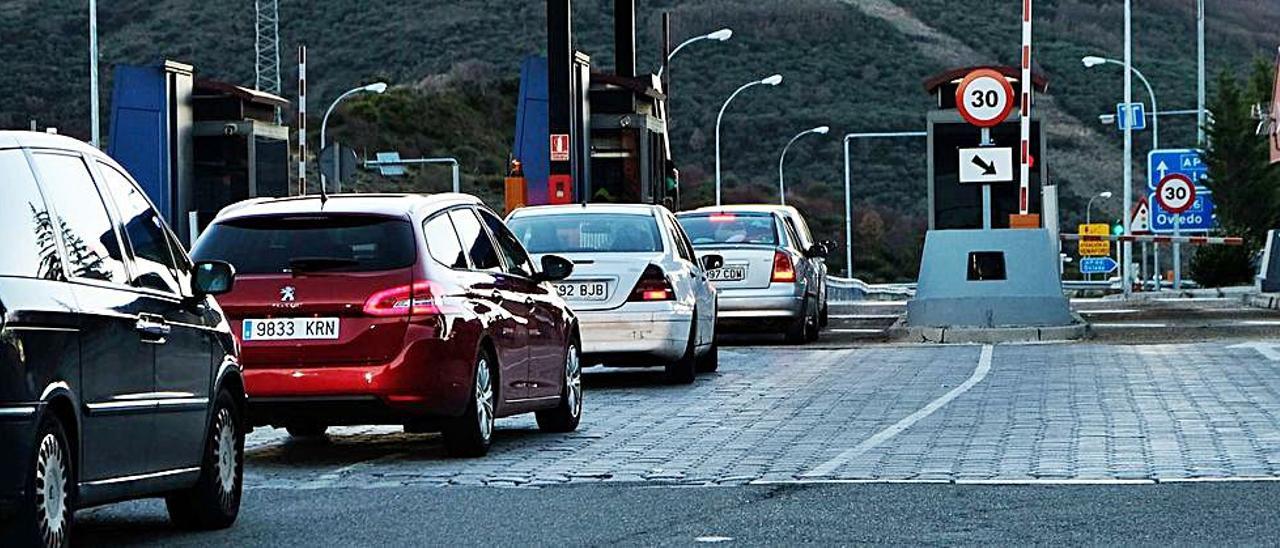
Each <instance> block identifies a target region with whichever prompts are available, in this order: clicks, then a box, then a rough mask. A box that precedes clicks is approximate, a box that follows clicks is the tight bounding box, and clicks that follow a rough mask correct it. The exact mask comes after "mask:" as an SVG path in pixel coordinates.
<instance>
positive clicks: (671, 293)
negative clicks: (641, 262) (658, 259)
mask: <svg viewBox="0 0 1280 548" xmlns="http://www.w3.org/2000/svg"><path fill="white" fill-rule="evenodd" d="M675 298H676V292H675V290H674V289H672V288H671V281H670V280H668V279H667V275H666V274H664V273H663V272H662V269H661V268H658V265H653V264H651V265H649V266H648V267H646V268H645V269H644V274H641V275H640V281H638V282H636V288H635V289H632V290H631V296H630V297H628V298H627V300H628V301H630V302H654V301H670V300H674V299H675Z"/></svg>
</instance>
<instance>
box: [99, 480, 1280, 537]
mask: <svg viewBox="0 0 1280 548" xmlns="http://www.w3.org/2000/svg"><path fill="white" fill-rule="evenodd" d="M1277 500H1280V483H1218V484H1188V485H1155V486H1132V485H1125V486H1096V485H1094V486H1069V487H1066V486H999V487H988V486H959V485H919V484H916V485H885V484H877V485H849V484H844V485H806V486H798V485H788V486H736V487H693V488H682V487H646V486H635V485H631V486H620V485H604V484H600V485H579V486H566V487H554V488H545V489H502V488H486V487H449V488H388V489H320V490H314V491H278V490H256V491H252V492H251V493H250V494H249V496H248V499H247V500H246V501H245V502H246V504H245V507H244V509H243V512H242V514H241V518H240V521H239V522H238V523H237V524H236V525H235V527H234V528H233V529H230V530H227V531H218V532H212V533H200V534H190V533H186V532H181V531H175V530H173V529H172V528H171V527H170V525H169V524H168V522H167V521H165V518H164V510H163V505H161V504H159V503H158V502H141V503H130V504H127V505H122V506H117V507H114V508H109V509H104V510H99V511H96V512H93V513H91V514H88V515H84V516H82V517H81V519H80V522H79V526H78V527H77V530H76V533H77V535H79V540H80V543H81V544H82V545H116V544H121V545H124V544H129V545H133V544H140V545H150V546H209V545H235V546H372V545H390V546H425V545H450V546H473V545H489V546H494V545H497V546H549V545H560V546H563V545H574V546H577V545H584V546H612V545H622V546H636V545H645V546H648V545H693V544H698V543H699V539H701V542H708V541H714V540H722V541H724V542H725V543H727V544H740V545H797V544H804V543H814V544H859V543H888V544H988V545H991V544H996V545H1006V544H1013V545H1026V544H1032V543H1054V544H1125V545H1130V544H1150V545H1171V544H1194V545H1205V544H1215V545H1220V544H1259V543H1262V544H1266V543H1269V542H1274V540H1275V539H1276V538H1280V522H1278V521H1277V520H1276V519H1275V517H1276V515H1277V509H1276V505H1277V502H1276V501H1277ZM727 539H732V540H727Z"/></svg>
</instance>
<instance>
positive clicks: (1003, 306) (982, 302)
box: [906, 67, 1082, 336]
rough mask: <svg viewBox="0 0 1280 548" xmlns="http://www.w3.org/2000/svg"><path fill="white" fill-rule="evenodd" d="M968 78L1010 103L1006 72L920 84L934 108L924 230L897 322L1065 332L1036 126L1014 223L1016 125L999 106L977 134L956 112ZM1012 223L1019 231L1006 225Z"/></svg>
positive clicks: (1012, 70) (1010, 76)
mask: <svg viewBox="0 0 1280 548" xmlns="http://www.w3.org/2000/svg"><path fill="white" fill-rule="evenodd" d="M979 71H980V72H979ZM970 74H984V75H985V78H986V79H987V80H988V81H989V82H995V83H996V85H995V86H994V88H995V89H1004V90H1006V91H1005V92H1004V93H1005V94H1007V95H1008V98H1007V101H1009V102H1010V104H1016V103H1014V101H1015V98H1014V97H1015V96H1014V94H1013V92H1012V90H1013V89H1017V88H1018V87H1020V84H1021V83H1020V82H1019V81H1018V79H1019V77H1020V70H1019V69H1018V68H1016V67H969V68H963V69H956V70H952V71H947V72H944V73H942V74H940V75H938V76H935V77H933V78H930V79H929V80H928V81H926V83H925V88H926V90H927V91H928V92H929V93H931V94H933V95H935V96H936V98H937V101H938V102H937V106H938V108H937V110H935V111H932V112H930V113H929V114H928V121H929V171H928V176H929V181H928V187H929V232H928V234H927V235H926V237H925V247H924V255H923V257H922V259H921V264H920V275H919V278H918V280H917V282H918V283H917V291H916V295H915V297H914V298H912V299H911V301H909V302H908V303H907V318H906V323H907V325H908V327H909V328H916V329H937V328H942V329H948V328H970V329H1003V328H1028V327H1030V328H1043V327H1061V326H1070V325H1073V324H1074V323H1075V319H1074V316H1073V315H1072V314H1071V311H1070V308H1069V306H1068V301H1067V298H1066V297H1065V296H1064V294H1063V292H1062V283H1061V276H1060V270H1059V269H1060V263H1059V254H1058V249H1059V246H1058V242H1057V232H1056V223H1057V221H1056V219H1057V205H1056V200H1055V199H1052V198H1053V197H1056V189H1055V188H1053V187H1051V186H1047V185H1046V184H1045V183H1046V181H1047V180H1048V179H1047V176H1046V174H1047V170H1046V162H1045V161H1044V156H1043V153H1042V150H1043V143H1044V133H1043V131H1044V129H1043V124H1042V123H1041V122H1040V121H1039V120H1037V119H1035V118H1034V117H1033V119H1032V120H1031V140H1030V146H1029V147H1028V153H1029V155H1030V158H1031V162H1030V163H1031V168H1032V169H1031V172H1030V176H1029V181H1028V182H1029V188H1028V196H1029V199H1028V204H1027V205H1028V208H1027V209H1028V215H1027V216H1020V215H1017V214H1020V213H1021V208H1020V205H1021V204H1020V201H1021V185H1020V173H1019V172H1020V169H1019V168H1020V165H1021V155H1020V149H1021V148H1022V146H1021V134H1020V133H1021V132H1020V127H1019V124H1020V122H1021V119H1020V118H1019V117H1018V114H1017V113H1016V112H1013V113H1012V115H1010V110H1011V109H1009V108H1007V107H1006V109H1005V110H1004V111H1003V116H993V117H992V118H991V119H990V120H987V121H985V122H984V124H983V127H979V126H978V125H977V124H976V122H974V121H973V120H971V118H972V117H973V116H972V115H971V114H969V115H967V116H966V115H964V114H962V113H961V112H960V110H959V109H958V108H957V105H956V97H957V90H958V89H959V88H960V87H961V86H962V85H968V84H962V82H965V80H966V77H967V76H968V75H970ZM1001 80H1003V81H1001ZM1032 87H1033V88H1034V89H1035V90H1036V91H1039V92H1044V91H1045V90H1046V89H1047V87H1048V83H1047V81H1045V80H1044V79H1043V77H1039V76H1036V77H1035V79H1034V81H1033V82H1032ZM988 89H991V88H988ZM1013 110H1016V109H1013ZM1033 112H1034V109H1033ZM1046 195H1048V196H1049V197H1050V198H1051V199H1049V200H1047V205H1046V200H1045V199H1044V197H1045V196H1046ZM1012 219H1018V220H1020V221H1022V222H1023V223H1024V224H1022V225H1020V226H1012V225H1013V224H1014V223H1013V222H1012ZM1028 219H1030V220H1031V224H1025V223H1026V221H1027V220H1028ZM1036 332H1037V336H1039V334H1040V331H1036ZM1073 333H1074V332H1073ZM1081 333H1082V331H1081Z"/></svg>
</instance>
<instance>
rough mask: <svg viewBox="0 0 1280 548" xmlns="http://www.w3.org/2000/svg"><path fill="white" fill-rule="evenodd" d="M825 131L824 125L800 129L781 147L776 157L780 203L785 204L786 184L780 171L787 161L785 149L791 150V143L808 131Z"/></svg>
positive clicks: (794, 142) (808, 132)
mask: <svg viewBox="0 0 1280 548" xmlns="http://www.w3.org/2000/svg"><path fill="white" fill-rule="evenodd" d="M826 132H827V128H826V126H823V127H820V128H814V129H806V130H804V131H801V132H800V133H797V134H796V136H795V137H792V138H791V140H790V141H787V146H785V147H782V155H781V156H779V157H778V199H779V200H780V201H781V203H782V205H787V186H786V182H785V180H784V175H783V173H782V166H783V164H784V163H785V162H786V161H787V151H788V150H791V145H794V144H796V141H799V140H800V138H801V137H804V136H805V135H808V134H810V133H826Z"/></svg>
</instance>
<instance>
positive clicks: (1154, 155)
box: [1147, 148, 1209, 190]
mask: <svg viewBox="0 0 1280 548" xmlns="http://www.w3.org/2000/svg"><path fill="white" fill-rule="evenodd" d="M1175 174H1176V175H1182V176H1184V177H1186V178H1187V179H1190V180H1191V181H1192V182H1193V183H1194V184H1195V185H1197V186H1200V181H1201V180H1204V179H1205V178H1207V177H1208V176H1209V166H1207V165H1205V164H1204V162H1203V161H1201V159H1200V151H1198V150H1195V149H1189V148H1184V149H1161V150H1153V151H1151V153H1150V154H1148V155H1147V188H1149V189H1151V190H1155V189H1156V186H1157V185H1159V184H1160V181H1162V180H1164V178H1165V177H1167V176H1169V175H1175ZM1200 190H1204V189H1203V188H1201V189H1200Z"/></svg>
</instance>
